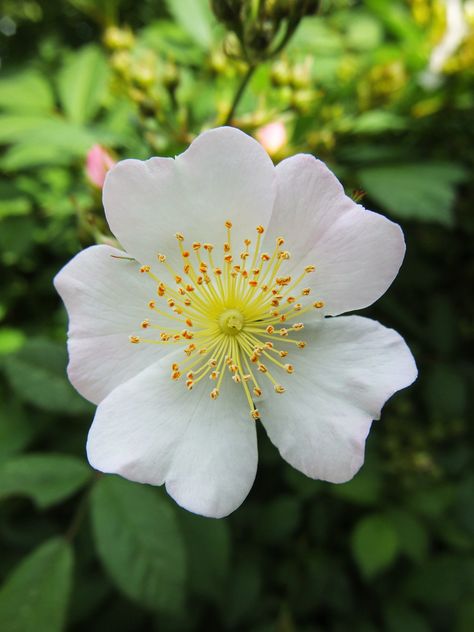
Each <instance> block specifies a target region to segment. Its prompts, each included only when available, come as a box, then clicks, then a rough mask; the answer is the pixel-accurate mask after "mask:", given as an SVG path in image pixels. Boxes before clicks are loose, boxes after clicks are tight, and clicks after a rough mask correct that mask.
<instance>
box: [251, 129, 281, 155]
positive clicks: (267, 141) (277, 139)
mask: <svg viewBox="0 0 474 632" xmlns="http://www.w3.org/2000/svg"><path fill="white" fill-rule="evenodd" d="M256 137H257V140H258V141H259V142H260V143H261V144H262V145H263V146H264V147H265V149H266V150H267V151H268V153H269V154H270V156H274V155H275V154H277V153H278V152H279V151H280V149H282V148H283V147H284V146H285V145H286V143H287V141H288V136H287V133H286V128H285V126H284V125H283V123H282V122H281V121H275V122H274V123H269V124H268V125H265V126H264V127H261V128H260V129H258V130H257V133H256Z"/></svg>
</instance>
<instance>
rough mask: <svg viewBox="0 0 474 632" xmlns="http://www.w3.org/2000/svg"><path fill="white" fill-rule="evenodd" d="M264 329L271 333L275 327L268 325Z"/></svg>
mask: <svg viewBox="0 0 474 632" xmlns="http://www.w3.org/2000/svg"><path fill="white" fill-rule="evenodd" d="M265 331H266V332H267V334H272V333H273V332H274V331H275V327H274V326H273V325H268V327H267V328H266V329H265Z"/></svg>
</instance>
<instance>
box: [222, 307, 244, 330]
mask: <svg viewBox="0 0 474 632" xmlns="http://www.w3.org/2000/svg"><path fill="white" fill-rule="evenodd" d="M244 322H245V320H244V317H243V314H241V312H239V311H238V310H237V309H226V310H225V312H222V314H221V315H220V316H219V327H220V328H221V331H222V333H223V334H228V335H229V336H236V335H237V334H238V333H239V331H242V329H243V326H244Z"/></svg>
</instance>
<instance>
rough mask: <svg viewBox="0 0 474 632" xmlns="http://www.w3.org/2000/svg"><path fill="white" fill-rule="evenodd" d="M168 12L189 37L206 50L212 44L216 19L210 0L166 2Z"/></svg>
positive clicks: (166, 0)
mask: <svg viewBox="0 0 474 632" xmlns="http://www.w3.org/2000/svg"><path fill="white" fill-rule="evenodd" d="M165 2H166V6H167V8H168V11H169V12H170V14H171V15H172V17H173V18H174V19H175V20H176V22H177V23H178V24H179V25H180V26H182V27H183V29H184V30H185V31H186V32H187V33H188V35H189V36H190V37H191V38H192V39H193V40H194V41H195V42H196V43H197V44H200V45H201V46H203V47H204V48H206V49H207V48H210V46H211V44H212V27H213V23H214V17H213V14H212V11H211V9H210V5H209V2H208V0H180V1H179V2H176V0H165Z"/></svg>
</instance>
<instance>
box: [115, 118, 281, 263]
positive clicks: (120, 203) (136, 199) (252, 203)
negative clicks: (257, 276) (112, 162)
mask: <svg viewBox="0 0 474 632" xmlns="http://www.w3.org/2000/svg"><path fill="white" fill-rule="evenodd" d="M274 181H275V169H274V167H273V163H272V162H271V160H270V158H269V157H268V155H267V153H266V152H265V150H264V149H263V147H262V146H261V145H260V144H259V143H258V142H257V141H256V140H254V139H253V138H251V137H250V136H247V134H244V133H243V132H241V131H240V130H237V129H234V128H231V127H223V128H219V129H215V130H209V131H207V132H204V133H203V134H201V135H200V136H198V137H197V138H196V140H195V141H194V142H193V143H192V144H191V145H190V147H189V148H188V149H187V151H185V152H184V153H183V154H181V155H180V156H178V157H177V158H176V159H175V160H173V159H171V158H151V159H150V160H147V161H146V162H141V161H139V160H124V161H123V162H120V163H119V164H118V165H117V166H116V167H114V168H113V169H111V171H109V173H108V175H107V179H106V182H105V186H104V206H105V210H106V215H107V220H108V222H109V225H110V227H111V229H112V231H113V233H114V234H115V236H116V237H117V239H118V240H119V241H120V242H121V243H122V245H123V246H124V247H125V248H126V250H127V251H128V252H131V253H133V255H134V256H135V257H136V258H137V259H138V260H140V261H141V262H142V263H146V264H150V265H152V264H153V263H154V262H155V261H156V254H157V252H161V253H162V254H165V255H166V256H167V257H168V260H169V261H170V262H171V263H173V264H174V265H177V266H178V265H179V266H180V267H181V263H180V257H179V256H178V252H179V251H178V247H177V244H176V239H175V237H174V235H175V233H176V232H181V233H183V234H184V236H185V238H186V239H187V240H189V241H188V244H189V243H190V242H193V241H199V242H212V243H214V242H215V243H216V244H219V245H220V244H223V243H224V241H226V230H225V228H224V222H225V221H226V220H230V221H232V222H233V224H234V228H233V237H232V238H233V241H234V243H236V244H242V242H243V239H244V238H246V237H251V238H253V235H254V234H255V227H256V226H257V225H258V224H262V225H263V226H266V225H267V224H268V222H269V219H270V215H271V212H272V207H273V202H274V198H275V182H274ZM188 247H189V246H188ZM242 248H243V246H242Z"/></svg>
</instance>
